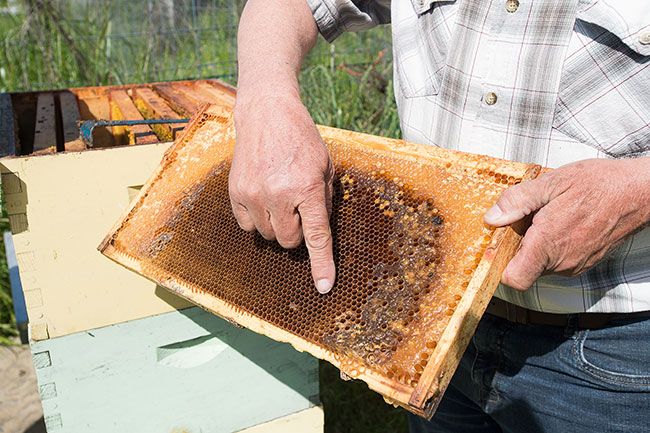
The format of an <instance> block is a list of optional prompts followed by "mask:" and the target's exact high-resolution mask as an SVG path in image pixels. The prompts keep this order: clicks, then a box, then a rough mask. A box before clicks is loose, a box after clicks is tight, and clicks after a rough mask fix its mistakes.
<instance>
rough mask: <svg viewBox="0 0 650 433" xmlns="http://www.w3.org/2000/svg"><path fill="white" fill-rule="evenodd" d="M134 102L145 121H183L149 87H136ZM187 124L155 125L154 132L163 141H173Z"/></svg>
mask: <svg viewBox="0 0 650 433" xmlns="http://www.w3.org/2000/svg"><path fill="white" fill-rule="evenodd" d="M133 100H134V102H135V106H136V107H137V108H138V110H140V112H141V113H142V115H143V116H144V117H145V119H182V118H183V117H181V116H180V115H178V114H177V113H176V112H175V111H174V110H172V109H171V107H170V106H169V105H167V103H166V102H165V100H164V99H163V98H161V97H160V96H158V95H157V94H156V93H155V92H154V91H153V90H151V89H150V88H148V87H136V88H134V89H133ZM184 127H185V123H182V124H173V125H171V124H170V125H164V124H162V125H154V126H152V129H153V131H154V132H155V133H156V135H157V136H158V139H159V140H161V141H173V140H174V139H175V137H176V133H178V132H179V131H182V130H183V128H184Z"/></svg>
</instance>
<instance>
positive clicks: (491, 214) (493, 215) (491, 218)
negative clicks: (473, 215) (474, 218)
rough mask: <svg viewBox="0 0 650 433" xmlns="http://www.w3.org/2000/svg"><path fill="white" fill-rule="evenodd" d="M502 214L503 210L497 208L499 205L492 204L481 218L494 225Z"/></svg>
mask: <svg viewBox="0 0 650 433" xmlns="http://www.w3.org/2000/svg"><path fill="white" fill-rule="evenodd" d="M502 215H503V212H502V211H501V209H499V206H497V205H494V206H492V207H491V208H490V209H489V210H488V211H487V212H485V216H484V217H483V219H484V220H485V222H486V223H488V224H490V225H494V224H495V223H497V222H498V220H499V218H500V217H501V216H502Z"/></svg>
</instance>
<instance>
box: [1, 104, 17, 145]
mask: <svg viewBox="0 0 650 433" xmlns="http://www.w3.org/2000/svg"><path fill="white" fill-rule="evenodd" d="M13 155H16V123H15V120H14V110H13V104H12V103H11V95H10V94H9V93H0V158H2V157H4V156H13Z"/></svg>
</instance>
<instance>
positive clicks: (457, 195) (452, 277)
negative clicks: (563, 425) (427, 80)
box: [100, 110, 523, 389]
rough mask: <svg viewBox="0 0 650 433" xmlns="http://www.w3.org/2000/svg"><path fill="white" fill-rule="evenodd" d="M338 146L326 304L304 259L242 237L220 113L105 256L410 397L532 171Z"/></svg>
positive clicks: (344, 139) (159, 179)
mask: <svg viewBox="0 0 650 433" xmlns="http://www.w3.org/2000/svg"><path fill="white" fill-rule="evenodd" d="M213 111H214V110H213ZM335 132H336V131H335V130H331V129H323V130H321V133H322V134H323V138H324V141H325V143H326V144H327V146H328V148H329V150H330V153H331V156H332V160H333V162H334V165H335V168H336V181H335V189H334V198H333V212H332V217H331V226H332V232H333V239H334V257H335V263H336V267H337V281H336V285H335V286H334V288H333V289H332V291H331V292H330V293H328V294H326V295H321V294H319V293H318V292H317V291H316V290H315V288H314V286H313V280H312V277H311V274H310V266H309V257H308V254H307V250H306V248H305V247H304V245H303V246H301V247H299V248H297V249H293V250H285V249H283V248H281V247H280V246H279V245H278V244H277V243H276V242H274V241H266V240H264V239H263V238H262V237H261V236H260V235H259V234H258V233H249V232H245V231H243V230H242V229H240V228H239V226H238V225H237V222H236V220H235V218H234V216H233V215H232V211H231V206H230V202H229V196H228V172H229V168H230V162H231V158H232V151H233V147H234V141H235V136H234V130H233V127H232V122H231V120H230V119H229V118H228V117H227V116H225V115H222V114H220V113H219V112H218V111H217V112H216V114H215V113H214V112H212V111H207V112H204V113H202V114H201V115H199V117H198V118H197V119H195V120H194V121H193V123H192V124H191V125H190V126H189V127H188V128H187V132H186V133H185V134H184V136H183V137H182V138H181V139H179V140H178V141H177V143H176V144H175V145H174V147H172V148H171V149H170V151H169V152H168V154H167V155H166V157H165V159H164V160H163V163H162V164H161V167H160V168H159V170H158V172H157V173H156V174H155V175H154V177H153V178H152V180H150V182H149V184H148V185H146V186H145V188H144V189H143V192H142V193H141V195H140V196H139V199H138V201H137V202H136V203H135V204H134V207H133V208H132V209H131V211H130V212H129V213H128V214H127V215H126V217H125V218H124V219H123V220H122V221H121V223H120V224H119V225H118V226H117V229H116V230H115V231H114V232H113V233H112V234H111V235H109V236H108V237H107V239H106V240H105V242H104V244H103V246H100V249H102V250H103V252H104V254H107V255H108V256H109V257H111V258H113V259H115V260H117V261H118V262H120V263H122V264H125V265H127V266H128V267H131V268H132V269H135V270H137V271H138V272H140V273H141V274H143V275H145V276H147V277H149V278H151V279H153V280H154V281H156V282H158V283H159V284H161V285H163V286H166V287H168V288H170V289H172V290H175V291H177V292H180V293H183V290H182V289H181V288H186V289H187V290H188V292H187V293H189V295H187V297H188V298H190V299H192V297H193V295H192V294H197V293H201V294H203V295H208V296H210V297H213V298H216V299H218V300H220V301H221V302H223V303H224V304H225V305H226V306H228V308H229V309H230V310H231V311H234V312H236V313H237V314H238V317H255V318H257V319H259V320H260V321H261V322H263V323H267V324H271V325H273V326H274V327H275V328H278V329H280V330H281V331H283V332H285V333H286V334H287V335H290V336H291V338H286V339H285V341H294V340H296V339H298V340H301V341H304V342H307V343H308V345H307V346H305V347H307V348H308V349H309V348H317V349H318V350H314V351H313V352H314V353H315V354H316V355H317V356H319V355H320V357H325V358H326V359H328V360H330V361H332V362H333V363H335V364H336V365H337V366H339V368H341V370H342V371H343V372H345V373H346V374H347V375H348V376H350V377H352V378H356V377H361V378H364V377H365V376H368V375H374V376H376V377H381V378H382V380H383V381H384V382H386V383H390V384H393V385H394V386H396V387H400V388H401V389H414V388H415V387H416V386H417V384H418V381H419V380H420V378H421V376H422V373H423V371H424V369H425V367H426V365H427V362H428V360H429V358H430V357H431V355H432V353H433V351H434V350H435V349H436V347H437V345H438V342H439V341H440V338H441V335H442V333H443V332H444V330H445V328H446V327H447V325H448V323H449V320H450V318H451V317H452V316H453V314H454V311H455V310H456V307H457V306H458V304H459V302H460V301H461V299H462V298H463V294H464V291H465V289H466V288H467V286H468V284H469V282H470V280H471V278H472V276H473V273H474V270H475V269H476V267H477V266H478V264H479V262H480V261H481V259H482V257H483V253H484V251H485V249H486V247H487V246H488V244H489V243H490V241H491V239H492V236H493V233H494V229H492V228H490V227H487V226H485V225H484V224H483V222H482V216H483V214H484V213H485V211H486V210H487V209H488V208H489V207H490V206H491V205H492V204H494V203H495V201H496V200H497V198H498V196H499V195H500V194H501V192H502V191H503V190H504V189H505V188H506V187H507V186H509V185H513V184H515V183H518V182H520V181H521V173H523V171H522V170H518V171H517V170H513V169H507V168H508V166H507V165H504V164H501V165H500V164H499V162H495V161H497V160H492V159H489V158H485V157H476V156H471V157H470V156H464V155H461V154H458V153H453V154H451V153H450V159H449V160H445V159H444V158H440V157H435V158H434V157H430V158H425V157H422V156H417V155H416V152H415V151H416V150H418V149H419V147H415V146H413V145H408V144H404V143H402V142H399V141H396V140H394V141H388V140H384V141H382V142H380V143H379V144H377V145H375V146H369V145H368V144H367V143H365V141H367V140H365V141H364V140H363V139H362V138H363V137H362V136H361V135H360V134H354V133H345V132H341V133H340V134H338V133H335ZM346 134H348V135H346ZM384 142H386V143H388V144H386V143H384ZM436 152H442V151H440V150H436ZM242 324H244V325H246V323H242ZM256 330H259V329H256ZM323 354H325V355H324V356H323Z"/></svg>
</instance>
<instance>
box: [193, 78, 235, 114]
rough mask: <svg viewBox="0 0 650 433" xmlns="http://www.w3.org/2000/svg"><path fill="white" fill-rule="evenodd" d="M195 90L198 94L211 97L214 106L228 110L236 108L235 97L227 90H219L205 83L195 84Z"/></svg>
mask: <svg viewBox="0 0 650 433" xmlns="http://www.w3.org/2000/svg"><path fill="white" fill-rule="evenodd" d="M194 88H195V89H196V90H197V91H198V92H200V93H202V94H204V95H206V96H207V97H209V98H210V99H211V100H212V102H213V103H214V104H218V105H221V106H222V107H228V108H233V107H234V106H235V95H233V94H232V93H230V92H228V91H226V90H222V89H218V88H216V87H215V86H213V85H212V84H209V83H207V82H205V81H197V82H195V83H194Z"/></svg>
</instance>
